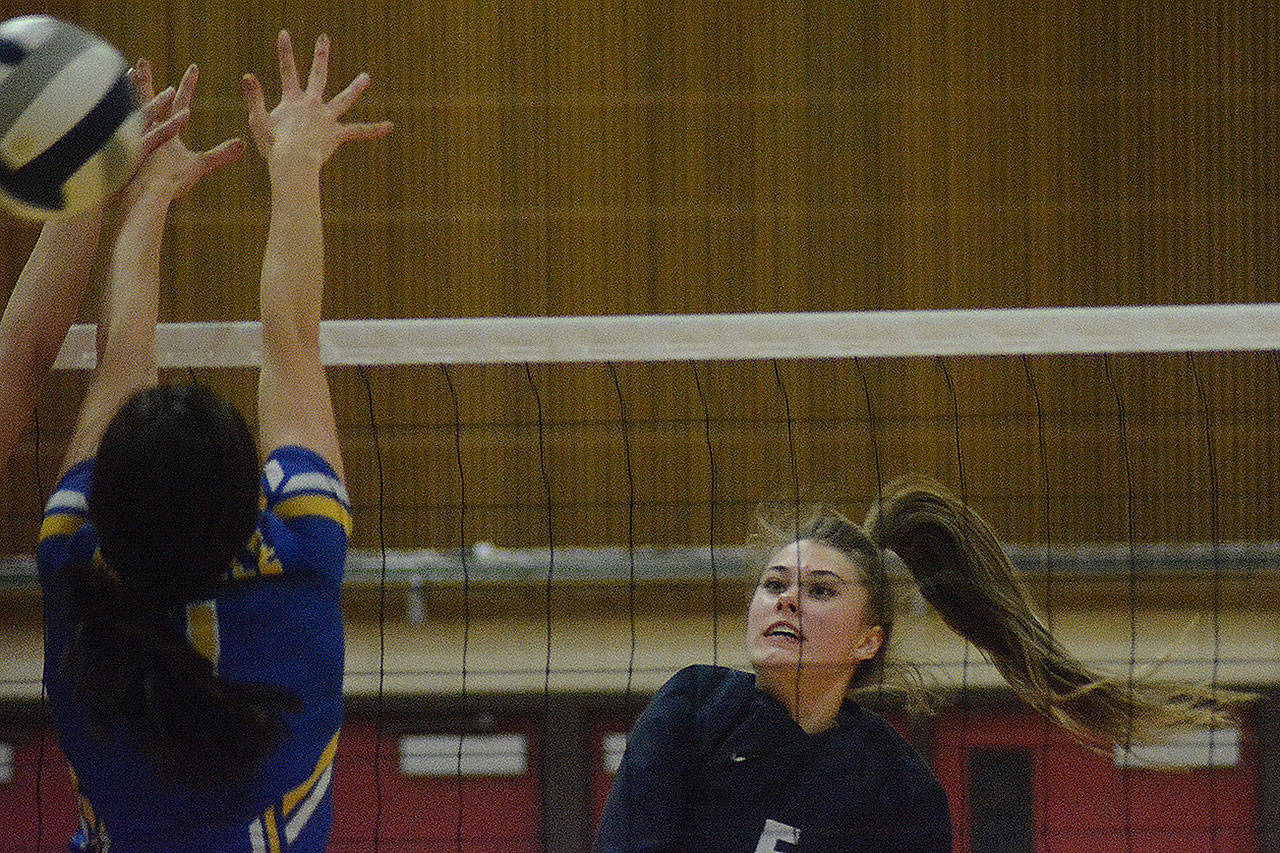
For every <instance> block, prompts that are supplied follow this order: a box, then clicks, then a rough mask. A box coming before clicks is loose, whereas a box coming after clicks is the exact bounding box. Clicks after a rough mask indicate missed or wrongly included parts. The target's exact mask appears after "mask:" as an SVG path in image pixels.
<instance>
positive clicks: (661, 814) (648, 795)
mask: <svg viewBox="0 0 1280 853" xmlns="http://www.w3.org/2000/svg"><path fill="white" fill-rule="evenodd" d="M695 681H696V678H695V675H694V671H693V668H692V667H690V668H686V669H683V670H681V671H680V672H678V673H676V674H675V675H674V676H672V677H671V679H670V680H669V681H668V682H667V683H666V684H664V685H663V686H662V689H661V690H659V691H658V693H657V694H656V695H655V696H654V697H653V701H651V702H650V703H649V705H648V707H646V708H645V710H644V712H643V713H642V714H641V715H640V718H639V719H638V720H636V724H635V726H634V728H633V729H632V730H631V735H630V737H629V738H628V739H627V748H626V751H625V752H624V753H623V756H622V764H621V766H620V767H619V768H618V773H617V775H616V776H615V777H614V779H613V786H612V787H611V788H610V789H609V798H608V800H607V801H606V802H605V806H604V812H603V813H602V814H601V816H600V825H599V829H598V830H597V833H596V846H595V850H596V851H597V853H619V851H646V853H658V851H671V853H674V851H676V850H678V849H679V848H678V846H677V845H678V844H679V834H680V830H681V827H682V822H683V820H684V816H685V809H686V805H685V794H684V792H685V791H686V790H687V785H686V784H685V781H684V780H685V777H686V776H687V775H688V772H689V770H690V769H691V762H692V761H693V760H694V753H695V752H696V751H697V750H696V745H697V742H698V741H697V733H696V731H695V718H696V711H697V707H696V704H697V700H696V696H695V690H694V688H695Z"/></svg>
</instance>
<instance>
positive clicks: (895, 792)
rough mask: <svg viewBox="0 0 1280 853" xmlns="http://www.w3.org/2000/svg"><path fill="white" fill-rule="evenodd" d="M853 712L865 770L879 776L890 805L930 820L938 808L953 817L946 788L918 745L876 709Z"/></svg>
mask: <svg viewBox="0 0 1280 853" xmlns="http://www.w3.org/2000/svg"><path fill="white" fill-rule="evenodd" d="M851 716H852V719H850V720H848V721H847V723H846V728H847V729H848V730H849V731H850V732H851V733H854V734H855V736H856V737H857V739H858V740H860V741H861V748H862V750H863V751H864V752H865V755H866V763H865V765H864V767H865V771H864V772H865V774H866V775H867V777H869V778H874V779H876V780H877V785H876V787H877V788H878V789H879V790H880V791H881V792H882V794H883V796H884V797H885V800H886V805H888V806H890V807H893V806H895V805H896V806H898V807H899V810H901V811H903V812H904V813H911V814H914V815H915V816H916V818H917V819H919V820H925V821H927V820H928V817H929V815H931V814H933V813H935V812H936V813H937V815H938V816H939V817H940V819H944V820H949V817H948V815H949V809H948V806H947V795H946V792H945V791H944V790H943V788H942V784H941V783H940V782H939V781H938V777H937V776H936V775H934V773H933V770H932V769H930V767H929V765H928V763H927V762H926V761H925V760H924V758H923V757H922V756H921V755H920V753H919V752H918V751H916V748H915V747H913V746H912V745H911V744H910V743H908V742H907V741H906V739H905V738H903V737H902V735H900V734H898V732H897V730H896V729H894V728H893V726H891V725H889V723H888V721H886V720H885V719H884V718H883V717H881V716H880V715H879V714H876V713H875V712H873V711H869V710H867V709H865V708H862V707H860V706H855V710H854V713H853V714H852V715H851Z"/></svg>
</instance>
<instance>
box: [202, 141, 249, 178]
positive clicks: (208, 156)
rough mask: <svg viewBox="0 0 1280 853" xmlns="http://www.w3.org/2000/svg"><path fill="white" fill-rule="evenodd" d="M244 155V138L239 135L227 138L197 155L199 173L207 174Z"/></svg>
mask: <svg viewBox="0 0 1280 853" xmlns="http://www.w3.org/2000/svg"><path fill="white" fill-rule="evenodd" d="M243 155H244V140H243V139H241V138H240V137H238V136H237V137H236V138H234V139H228V140H226V141H225V142H223V143H221V144H219V145H215V146H214V147H213V148H210V149H209V150H208V151H205V152H203V153H201V154H200V155H198V157H199V161H200V175H201V177H203V176H204V175H207V174H209V173H210V172H212V171H213V170H214V169H220V168H222V167H223V166H226V165H229V164H231V163H234V162H236V161H237V160H239V159H240V158H241V157H242V156H243Z"/></svg>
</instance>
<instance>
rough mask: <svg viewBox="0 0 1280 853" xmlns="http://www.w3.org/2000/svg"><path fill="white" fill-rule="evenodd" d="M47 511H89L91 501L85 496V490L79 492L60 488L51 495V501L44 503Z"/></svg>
mask: <svg viewBox="0 0 1280 853" xmlns="http://www.w3.org/2000/svg"><path fill="white" fill-rule="evenodd" d="M44 509H45V512H57V511H63V512H65V511H67V510H76V511H78V512H88V511H89V501H88V500H87V499H86V498H85V496H84V492H77V491H74V490H72V489H59V490H58V491H56V492H54V493H53V494H52V495H50V496H49V502H48V503H47V504H45V505H44Z"/></svg>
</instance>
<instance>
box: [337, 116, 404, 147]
mask: <svg viewBox="0 0 1280 853" xmlns="http://www.w3.org/2000/svg"><path fill="white" fill-rule="evenodd" d="M392 127H394V125H392V124H391V122H389V121H373V122H361V123H356V124H344V125H343V126H342V141H343V142H348V141H350V140H352V139H381V138H382V137H384V136H386V135H387V134H388V133H390V132H391V128H392Z"/></svg>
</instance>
